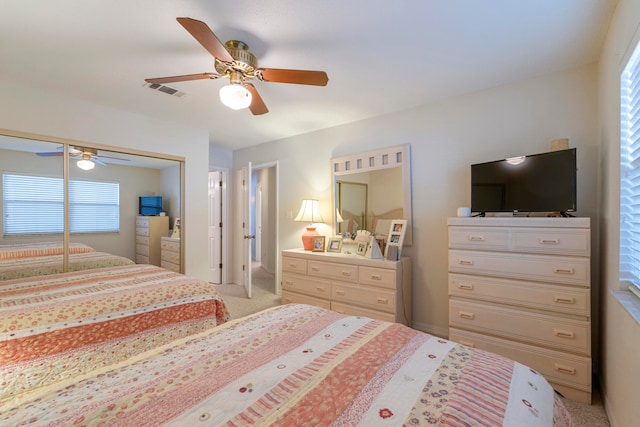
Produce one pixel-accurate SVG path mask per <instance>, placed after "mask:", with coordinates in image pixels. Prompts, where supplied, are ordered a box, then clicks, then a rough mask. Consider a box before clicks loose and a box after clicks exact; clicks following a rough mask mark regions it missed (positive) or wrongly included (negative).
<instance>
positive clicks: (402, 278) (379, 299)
mask: <svg viewBox="0 0 640 427" xmlns="http://www.w3.org/2000/svg"><path fill="white" fill-rule="evenodd" d="M282 303H283V304H287V303H302V304H310V305H315V306H319V307H324V308H326V309H330V310H333V311H337V312H340V313H344V314H349V315H355V316H367V317H371V318H374V319H380V320H386V321H389V322H396V323H402V324H405V325H411V259H410V258H408V257H403V258H402V259H401V260H400V261H387V260H384V259H369V258H365V257H363V256H358V255H353V254H342V253H335V252H311V251H305V250H303V249H291V250H285V251H282Z"/></svg>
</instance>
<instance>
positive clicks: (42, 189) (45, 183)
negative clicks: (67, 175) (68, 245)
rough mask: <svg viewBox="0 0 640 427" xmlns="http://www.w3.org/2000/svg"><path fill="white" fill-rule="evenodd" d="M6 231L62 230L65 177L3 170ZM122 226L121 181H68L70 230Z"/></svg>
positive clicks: (96, 230) (95, 230)
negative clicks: (4, 171) (63, 178)
mask: <svg viewBox="0 0 640 427" xmlns="http://www.w3.org/2000/svg"><path fill="white" fill-rule="evenodd" d="M2 189H3V191H2V201H3V230H4V234H5V235H19V234H44V233H62V232H63V231H64V186H63V180H62V178H51V177H42V176H34V175H22V174H15V173H4V174H3V175H2ZM119 230H120V185H119V183H117V182H105V181H80V180H71V181H69V232H70V233H104V232H117V231H119Z"/></svg>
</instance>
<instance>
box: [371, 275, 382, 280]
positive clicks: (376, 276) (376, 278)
mask: <svg viewBox="0 0 640 427" xmlns="http://www.w3.org/2000/svg"><path fill="white" fill-rule="evenodd" d="M371 279H372V280H382V276H381V275H379V274H372V275H371Z"/></svg>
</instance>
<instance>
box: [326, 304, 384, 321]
mask: <svg viewBox="0 0 640 427" xmlns="http://www.w3.org/2000/svg"><path fill="white" fill-rule="evenodd" d="M331 310H333V311H335V312H338V313H342V314H347V315H349V316H362V317H370V318H372V319H378V320H384V321H385V322H391V323H394V322H395V321H396V316H395V315H394V314H391V313H383V312H380V311H376V310H369V309H367V308H362V307H356V306H354V305H349V304H344V303H340V302H335V301H334V302H332V303H331Z"/></svg>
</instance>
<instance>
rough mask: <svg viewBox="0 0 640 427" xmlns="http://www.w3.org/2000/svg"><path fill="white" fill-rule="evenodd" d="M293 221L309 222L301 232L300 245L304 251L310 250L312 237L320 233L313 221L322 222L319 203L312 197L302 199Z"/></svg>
mask: <svg viewBox="0 0 640 427" xmlns="http://www.w3.org/2000/svg"><path fill="white" fill-rule="evenodd" d="M294 221H298V222H308V223H309V226H308V227H307V229H306V231H305V232H304V233H302V246H303V247H304V250H305V251H310V250H311V247H312V245H313V237H314V236H319V235H320V233H318V232H317V231H316V227H315V226H314V225H313V223H315V222H324V220H323V219H322V216H321V215H320V204H319V203H318V201H317V200H314V199H304V200H303V201H302V205H301V206H300V211H298V215H297V216H296V218H295V219H294Z"/></svg>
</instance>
